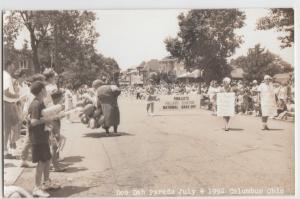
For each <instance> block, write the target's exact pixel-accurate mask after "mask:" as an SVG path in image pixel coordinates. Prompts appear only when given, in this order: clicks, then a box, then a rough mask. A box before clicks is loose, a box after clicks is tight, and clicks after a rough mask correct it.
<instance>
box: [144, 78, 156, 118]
mask: <svg viewBox="0 0 300 199" xmlns="http://www.w3.org/2000/svg"><path fill="white" fill-rule="evenodd" d="M146 92H147V114H148V115H150V116H153V115H154V101H155V100H156V96H155V87H154V85H153V82H152V81H151V84H150V85H148V87H147V88H146ZM149 109H150V112H149Z"/></svg>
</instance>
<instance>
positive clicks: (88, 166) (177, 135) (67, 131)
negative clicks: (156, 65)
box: [16, 99, 295, 197]
mask: <svg viewBox="0 0 300 199" xmlns="http://www.w3.org/2000/svg"><path fill="white" fill-rule="evenodd" d="M119 105H120V111H121V125H120V126H119V131H120V133H119V134H117V135H115V134H111V135H110V136H106V135H105V133H104V131H103V129H89V128H87V127H85V126H84V125H83V124H81V123H78V122H77V123H72V124H69V123H67V122H63V126H62V134H63V135H64V136H65V137H67V143H66V146H65V148H64V151H63V152H62V156H63V157H64V158H65V159H64V161H63V162H62V164H63V165H64V166H67V170H66V172H63V173H53V172H51V174H50V177H51V178H52V179H53V180H54V181H56V182H59V183H60V184H61V185H62V188H61V189H59V190H55V191H51V192H50V193H51V196H53V197H71V196H72V197H80V196H85V197H89V196H175V195H176V196H186V195H194V196H201V195H210V196H212V195H253V194H254V195H255V194H256V195H265V194H267V195H268V194H270V195H280V194H294V192H295V188H294V184H295V180H294V173H295V171H294V170H295V168H294V123H291V122H284V121H275V120H272V121H270V122H269V126H270V128H271V130H270V131H262V130H261V123H260V118H256V117H252V116H235V117H234V118H232V120H231V128H232V129H231V131H229V132H225V131H224V130H223V126H224V124H223V120H222V118H218V117H216V116H212V115H211V112H209V111H206V110H197V111H189V112H184V113H183V112H182V113H176V112H174V113H173V114H169V115H165V114H162V113H158V115H157V116H154V117H149V116H147V114H146V110H145V104H144V102H142V101H139V102H137V101H135V100H134V101H130V100H124V99H121V100H119ZM33 180H34V168H27V169H25V170H24V171H23V173H22V175H21V176H20V177H19V178H18V180H17V182H16V185H19V186H22V187H24V188H26V189H28V190H32V188H33V182H34V181H33Z"/></svg>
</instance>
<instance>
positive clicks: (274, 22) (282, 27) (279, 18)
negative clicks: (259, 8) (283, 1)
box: [256, 8, 294, 48]
mask: <svg viewBox="0 0 300 199" xmlns="http://www.w3.org/2000/svg"><path fill="white" fill-rule="evenodd" d="M256 27H257V29H259V30H270V29H273V28H274V29H276V30H277V31H280V32H285V33H286V35H285V36H283V37H278V39H279V40H280V41H281V47H282V48H286V47H291V46H292V45H293V44H294V9H293V8H271V9H270V11H269V13H268V15H267V16H265V17H262V18H261V19H259V20H258V21H257V23H256Z"/></svg>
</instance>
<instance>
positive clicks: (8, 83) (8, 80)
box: [3, 70, 15, 102]
mask: <svg viewBox="0 0 300 199" xmlns="http://www.w3.org/2000/svg"><path fill="white" fill-rule="evenodd" d="M7 89H8V91H9V92H10V93H12V94H15V89H14V86H13V79H12V77H11V76H10V74H9V73H8V72H6V71H5V70H4V71H3V91H5V90H7ZM3 100H4V101H6V102H11V101H10V98H8V97H6V96H5V95H3Z"/></svg>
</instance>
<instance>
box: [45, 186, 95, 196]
mask: <svg viewBox="0 0 300 199" xmlns="http://www.w3.org/2000/svg"><path fill="white" fill-rule="evenodd" d="M90 188H91V187H79V186H65V187H62V188H61V189H58V190H53V191H49V192H50V195H51V197H68V196H71V195H74V194H77V193H80V192H83V191H87V190H89V189H90Z"/></svg>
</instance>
